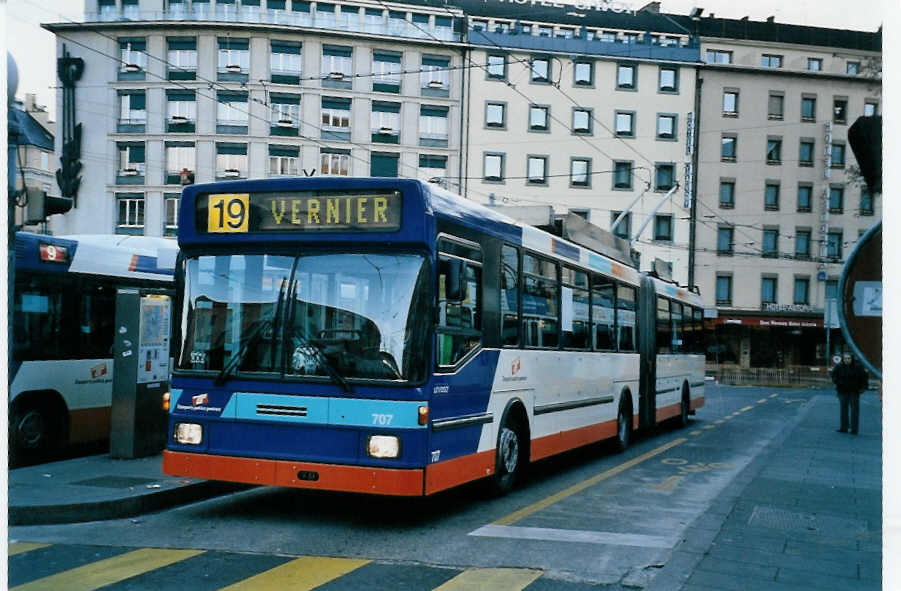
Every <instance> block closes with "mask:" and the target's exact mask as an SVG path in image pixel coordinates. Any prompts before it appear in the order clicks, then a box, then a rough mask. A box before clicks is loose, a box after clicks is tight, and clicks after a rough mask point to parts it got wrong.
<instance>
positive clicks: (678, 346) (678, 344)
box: [670, 302, 684, 353]
mask: <svg viewBox="0 0 901 591" xmlns="http://www.w3.org/2000/svg"><path fill="white" fill-rule="evenodd" d="M670 318H671V319H672V322H671V327H672V328H671V330H672V345H671V346H670V349H672V352H673V353H682V351H683V346H682V343H683V338H684V334H683V333H682V304H680V303H679V302H670Z"/></svg>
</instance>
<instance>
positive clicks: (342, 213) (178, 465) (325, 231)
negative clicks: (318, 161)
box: [163, 178, 704, 496]
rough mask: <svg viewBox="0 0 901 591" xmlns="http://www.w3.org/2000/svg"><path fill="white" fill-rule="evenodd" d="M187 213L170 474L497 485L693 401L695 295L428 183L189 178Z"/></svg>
mask: <svg viewBox="0 0 901 591" xmlns="http://www.w3.org/2000/svg"><path fill="white" fill-rule="evenodd" d="M180 209H181V213H180V216H181V218H180V219H179V247H180V249H181V258H180V261H179V264H178V265H177V269H176V283H177V284H178V285H179V286H180V287H179V288H178V292H179V294H181V296H180V300H181V301H180V302H177V303H176V306H177V308H181V312H180V320H179V321H178V322H177V323H176V331H178V332H179V333H180V334H176V335H174V338H175V340H176V341H177V342H179V343H180V353H179V354H178V359H177V362H176V367H175V368H174V372H173V376H172V389H171V393H169V394H167V395H166V398H165V403H164V404H165V405H168V407H169V417H170V418H169V434H168V442H167V446H166V447H167V449H166V451H165V452H164V456H163V470H164V472H166V473H167V474H171V475H179V476H190V477H197V478H206V479H213V480H223V481H234V482H246V483H253V484H269V485H277V486H290V487H301V488H313V489H325V490H333V491H352V492H365V493H375V494H384V495H408V496H415V495H428V494H432V493H435V492H438V491H441V490H444V489H447V488H450V487H453V486H456V485H459V484H462V483H464V482H468V481H472V480H476V479H480V478H485V477H490V478H491V482H492V483H493V484H494V485H495V486H496V487H497V489H498V490H499V491H501V492H504V491H506V490H508V489H509V488H510V487H511V486H513V484H514V482H515V481H516V480H517V478H518V477H519V476H520V474H521V472H522V470H523V468H524V467H525V466H526V465H527V464H528V462H530V461H535V460H538V459H541V458H544V457H547V456H551V455H553V454H556V453H559V452H562V451H564V450H568V449H572V448H575V447H578V446H581V445H585V444H588V443H591V442H594V441H599V440H602V439H607V438H615V440H616V442H617V443H618V446H619V447H621V448H625V447H626V446H627V445H628V443H629V439H630V437H631V434H632V432H633V429H638V428H647V427H651V426H653V425H654V424H656V423H657V422H659V421H662V420H664V419H667V418H671V417H672V418H676V417H681V420H682V421H687V419H688V414H689V413H690V412H692V411H693V410H694V409H695V408H697V407H699V406H701V405H702V404H703V401H704V397H703V392H704V390H703V385H704V379H703V360H704V358H703V355H701V354H698V351H699V349H700V342H701V341H700V336H701V328H702V315H701V307H700V306H701V302H700V298H699V297H698V296H697V295H696V294H693V293H689V292H688V291H687V290H684V289H679V288H678V287H677V286H675V285H673V284H671V283H666V282H663V281H660V280H658V279H655V278H652V277H649V276H646V275H642V274H639V273H638V272H637V271H635V270H634V269H633V268H631V267H629V266H627V265H624V264H621V263H618V262H616V261H614V260H612V259H610V258H607V257H605V256H602V255H600V254H598V253H596V252H593V251H591V250H588V249H586V248H583V247H581V246H578V245H576V244H574V243H572V242H569V241H566V240H562V239H560V238H557V237H555V236H553V235H551V234H549V233H545V232H543V231H541V230H538V229H536V228H533V227H530V226H523V225H521V224H518V223H516V222H515V221H513V220H512V219H510V218H508V217H506V216H503V215H500V214H499V213H498V212H496V211H493V210H491V209H488V208H486V207H482V206H480V205H477V204H474V203H472V202H471V201H467V200H466V199H463V198H461V197H459V196H456V195H453V194H451V193H449V192H447V191H445V190H443V189H441V188H438V187H436V186H434V185H428V184H424V183H421V182H419V181H414V180H404V179H387V178H384V179H363V178H360V179H355V178H337V179H336V178H306V179H298V178H292V179H267V180H250V181H236V182H227V183H215V184H206V185H192V186H189V187H186V188H185V190H184V192H183V193H182V204H181V208H180ZM178 298H179V296H177V299H178ZM658 345H659V346H658Z"/></svg>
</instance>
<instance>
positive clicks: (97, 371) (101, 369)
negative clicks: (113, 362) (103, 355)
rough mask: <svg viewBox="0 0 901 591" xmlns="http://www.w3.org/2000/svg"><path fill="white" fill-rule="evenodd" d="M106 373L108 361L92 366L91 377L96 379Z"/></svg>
mask: <svg viewBox="0 0 901 591" xmlns="http://www.w3.org/2000/svg"><path fill="white" fill-rule="evenodd" d="M105 375H106V363H98V364H97V365H95V366H94V367H92V368H91V379H92V380H96V379H97V378H100V377H103V376H105Z"/></svg>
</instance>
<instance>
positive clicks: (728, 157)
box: [720, 135, 738, 162]
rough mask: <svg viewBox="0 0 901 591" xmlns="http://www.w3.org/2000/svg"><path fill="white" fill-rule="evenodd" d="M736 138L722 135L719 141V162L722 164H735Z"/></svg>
mask: <svg viewBox="0 0 901 591" xmlns="http://www.w3.org/2000/svg"><path fill="white" fill-rule="evenodd" d="M737 144H738V138H737V137H735V136H731V135H730V136H726V135H724V136H723V137H722V138H721V139H720V160H722V161H723V162H735V156H736V151H737Z"/></svg>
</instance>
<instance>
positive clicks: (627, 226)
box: [610, 211, 632, 240]
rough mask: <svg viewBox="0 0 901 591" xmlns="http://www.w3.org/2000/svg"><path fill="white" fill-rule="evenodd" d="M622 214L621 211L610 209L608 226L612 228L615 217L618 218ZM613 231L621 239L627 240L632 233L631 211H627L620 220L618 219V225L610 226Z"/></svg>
mask: <svg viewBox="0 0 901 591" xmlns="http://www.w3.org/2000/svg"><path fill="white" fill-rule="evenodd" d="M620 214H622V212H621V211H611V212H610V226H611V228H612V226H613V224H614V222H616V218H618V217H619V216H620ZM610 231H611V232H613V235H614V236H618V237H620V238H622V239H623V240H628V239H629V236H630V235H631V234H632V212H629V213H627V214H626V215H625V216H624V217H623V219H622V221H620V223H619V225H618V226H617V227H616V228H612V229H611V230H610Z"/></svg>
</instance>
